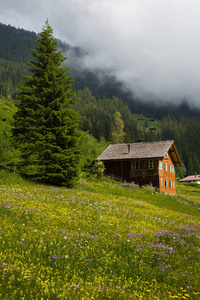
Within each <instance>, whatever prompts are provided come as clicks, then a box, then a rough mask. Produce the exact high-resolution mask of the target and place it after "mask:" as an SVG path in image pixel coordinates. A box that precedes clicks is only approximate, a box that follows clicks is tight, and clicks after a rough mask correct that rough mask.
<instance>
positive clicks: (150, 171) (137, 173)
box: [130, 169, 159, 177]
mask: <svg viewBox="0 0 200 300" xmlns="http://www.w3.org/2000/svg"><path fill="white" fill-rule="evenodd" d="M158 174H159V172H158V169H142V170H131V171H130V177H138V176H157V175H158Z"/></svg>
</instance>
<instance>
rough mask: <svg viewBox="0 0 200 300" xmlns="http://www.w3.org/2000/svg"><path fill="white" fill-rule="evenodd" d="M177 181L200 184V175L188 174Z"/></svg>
mask: <svg viewBox="0 0 200 300" xmlns="http://www.w3.org/2000/svg"><path fill="white" fill-rule="evenodd" d="M179 182H181V183H197V184H200V175H190V176H187V177H185V178H183V179H181V180H179Z"/></svg>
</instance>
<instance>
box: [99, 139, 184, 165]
mask: <svg viewBox="0 0 200 300" xmlns="http://www.w3.org/2000/svg"><path fill="white" fill-rule="evenodd" d="M128 145H130V146H128ZM128 148H130V152H129V150H128ZM169 150H170V151H171V153H172V157H173V160H174V163H175V164H181V160H180V157H179V155H178V152H177V150H176V147H175V144H174V141H160V142H152V143H133V144H112V145H109V146H108V147H107V148H106V149H105V150H104V152H103V153H102V154H101V155H100V156H99V157H98V159H99V160H102V161H106V160H126V159H148V158H149V159H152V158H163V157H164V156H165V154H166V153H167V152H168V151H169Z"/></svg>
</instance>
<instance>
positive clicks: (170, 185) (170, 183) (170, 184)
mask: <svg viewBox="0 0 200 300" xmlns="http://www.w3.org/2000/svg"><path fill="white" fill-rule="evenodd" d="M169 187H170V188H171V187H172V181H171V180H170V182H169Z"/></svg>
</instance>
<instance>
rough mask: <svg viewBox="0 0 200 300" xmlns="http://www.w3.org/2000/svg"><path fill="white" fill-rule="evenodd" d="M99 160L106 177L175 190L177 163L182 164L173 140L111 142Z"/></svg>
mask: <svg viewBox="0 0 200 300" xmlns="http://www.w3.org/2000/svg"><path fill="white" fill-rule="evenodd" d="M98 159H99V160H101V161H102V162H103V163H104V165H105V175H107V176H111V177H114V178H118V179H120V180H122V181H126V182H134V183H135V184H138V185H139V186H144V185H150V184H151V185H153V186H154V187H156V188H157V189H159V190H160V191H162V192H165V193H171V194H175V193H176V181H175V166H176V165H181V164H182V163H181V159H180V157H179V154H178V151H177V149H176V146H175V143H174V141H173V140H170V141H159V142H151V143H143V142H140V143H131V144H112V145H109V146H108V147H107V148H106V149H105V150H104V151H103V153H102V154H101V155H100V156H99V157H98Z"/></svg>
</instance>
